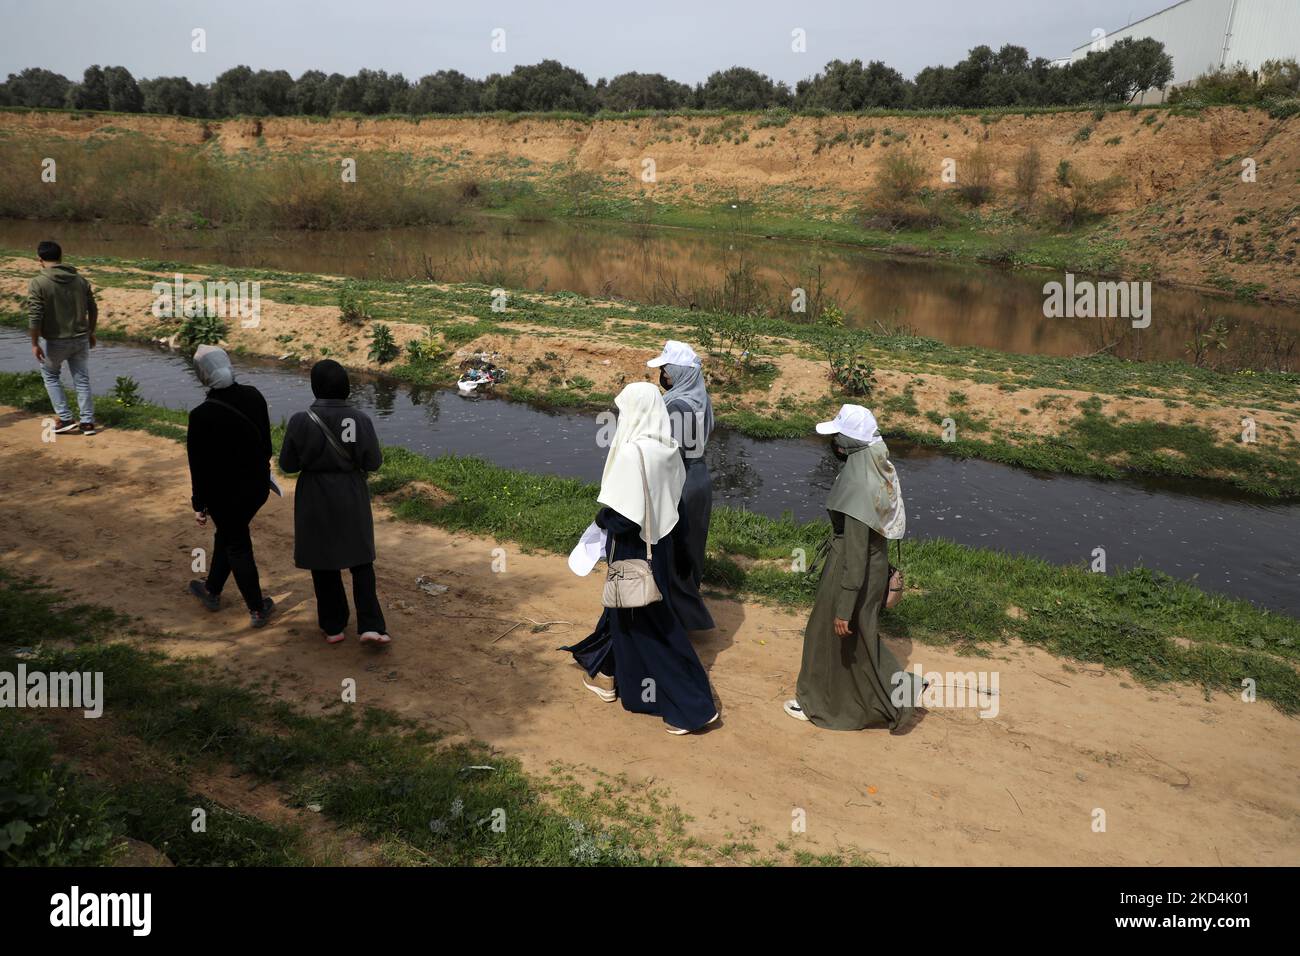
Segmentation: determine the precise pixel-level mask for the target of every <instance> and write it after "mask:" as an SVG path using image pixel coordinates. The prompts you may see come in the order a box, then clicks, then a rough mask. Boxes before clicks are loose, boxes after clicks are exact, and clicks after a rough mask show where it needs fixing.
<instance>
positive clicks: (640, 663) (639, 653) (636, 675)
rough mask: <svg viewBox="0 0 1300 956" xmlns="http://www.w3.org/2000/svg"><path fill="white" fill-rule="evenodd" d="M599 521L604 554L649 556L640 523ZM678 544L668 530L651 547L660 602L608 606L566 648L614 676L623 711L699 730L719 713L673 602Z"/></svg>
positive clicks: (592, 669)
mask: <svg viewBox="0 0 1300 956" xmlns="http://www.w3.org/2000/svg"><path fill="white" fill-rule="evenodd" d="M596 524H597V525H599V526H600V527H602V528H604V529H605V530H606V531H607V532H608V533H609V543H608V545H607V546H606V558H607V559H608V560H610V561H623V560H626V559H629V558H642V559H644V558H645V542H644V541H643V540H642V539H641V529H640V526H638V525H637V524H635V523H633V522H632V521H629V520H628V519H627V518H625V517H623V515H621V514H619V513H618V512H617V511H614V510H613V509H611V508H602V509H601V510H600V512H599V513H598V514H597V515H596ZM673 560H674V546H673V535H672V534H668V535H666V536H664V537H663V538H661V539H660V540H659V542H658V543H656V544H655V545H654V547H653V548H652V551H651V560H650V566H651V570H652V572H653V573H654V579H655V585H656V586H657V587H658V588H659V592H660V594H662V595H663V596H664V597H663V599H662V600H659V601H656V602H654V603H653V604H649V605H646V606H645V607H637V608H605V611H604V613H603V614H601V616H600V620H599V621H598V622H597V624H596V629H595V631H593V632H592V633H591V634H590V635H589V636H588V637H587V638H586V639H585V640H583V641H581V642H579V643H577V644H574V645H572V646H571V647H562V648H560V650H562V651H569V652H571V653H572V654H573V658H574V660H576V661H577V662H578V663H579V664H580V665H582V667H583V668H584V669H585V670H586V671H587V673H588V674H589V675H590V676H593V677H594V676H595V675H596V674H598V673H599V674H605V675H607V676H611V677H613V678H614V682H615V685H616V686H617V687H618V696H619V700H621V701H622V702H623V709H624V710H630V711H632V712H633V713H637V714H654V715H655V716H657V717H662V718H663V719H664V721H665V722H667V723H668V724H670V725H671V726H673V727H679V728H681V729H683V730H698V729H699V728H700V727H703V726H704V725H705V724H707V723H708V722H709V721H710V720H712V719H713V717H714V716H715V715H716V714H717V707H716V706H715V705H714V703H713V691H712V690H711V688H710V687H709V678H708V675H707V674H705V673H704V665H702V664H701V663H700V659H699V657H698V656H697V655H696V653H695V648H694V647H692V646H691V642H690V639H689V638H688V637H687V636H686V629H685V628H684V627H682V623H681V621H680V620H679V619H678V617H677V613H676V610H675V607H674V604H673V600H674V592H673V588H672V583H671V582H672V580H673Z"/></svg>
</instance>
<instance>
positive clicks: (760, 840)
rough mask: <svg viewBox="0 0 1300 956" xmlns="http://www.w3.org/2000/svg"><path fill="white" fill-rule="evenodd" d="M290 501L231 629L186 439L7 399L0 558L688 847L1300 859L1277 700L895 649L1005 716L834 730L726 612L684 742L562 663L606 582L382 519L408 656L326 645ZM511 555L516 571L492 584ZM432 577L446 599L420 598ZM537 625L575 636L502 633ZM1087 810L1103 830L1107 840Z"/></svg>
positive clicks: (782, 644) (1034, 858) (790, 618)
mask: <svg viewBox="0 0 1300 956" xmlns="http://www.w3.org/2000/svg"><path fill="white" fill-rule="evenodd" d="M289 484H290V488H289V491H290V493H291V488H292V482H290V483H289ZM291 509H292V501H291V499H290V498H286V499H285V500H283V501H280V500H273V501H272V502H270V503H268V505H267V506H266V507H265V508H264V509H263V511H262V514H261V515H260V516H259V518H258V519H257V521H256V523H255V524H254V536H255V541H256V547H257V554H258V560H259V565H260V566H261V569H262V573H263V586H264V587H265V588H266V590H267V592H268V593H269V594H271V595H273V596H274V598H275V600H276V602H277V604H278V605H279V607H280V608H281V609H283V613H282V615H281V616H279V617H278V618H277V621H276V623H275V625H274V626H273V627H270V628H268V629H267V630H264V631H253V630H251V629H249V628H248V626H247V618H246V616H245V615H244V614H243V612H242V607H239V606H236V605H237V604H238V600H237V597H235V592H234V585H233V582H232V584H231V587H230V592H229V593H230V597H228V598H227V608H226V609H224V610H223V611H222V613H220V614H217V615H212V614H208V613H207V612H205V611H202V610H201V609H200V608H199V607H198V606H197V605H196V604H195V603H194V602H193V601H192V599H190V598H188V597H187V596H186V595H185V594H184V590H183V589H184V585H185V582H186V581H187V580H188V579H189V578H190V577H191V576H192V575H191V573H190V561H191V557H190V552H191V549H192V548H195V547H205V548H206V547H210V546H211V539H210V537H209V535H208V534H207V533H205V532H201V531H199V530H198V529H197V528H196V527H195V525H194V523H193V519H192V517H191V514H190V512H189V510H188V478H187V473H186V469H185V456H184V450H183V448H181V446H179V445H177V444H174V443H171V442H168V441H165V440H162V439H158V438H154V437H152V436H149V435H145V434H143V433H135V432H126V431H108V432H104V433H102V434H100V435H98V436H95V437H93V438H81V437H79V436H77V437H71V436H70V437H65V438H60V439H58V441H57V442H56V443H55V444H43V443H42V442H41V441H40V420H39V417H38V416H34V415H31V414H28V413H23V412H18V411H15V410H12V409H5V408H3V407H0V562H3V563H4V565H5V566H6V567H9V568H14V569H17V570H23V571H27V572H30V573H33V574H37V575H40V576H42V577H45V578H47V579H49V580H50V581H52V582H53V583H54V584H56V585H59V586H61V587H66V588H70V589H72V590H73V591H74V592H75V593H76V594H78V595H79V596H80V597H82V598H83V599H85V600H87V601H91V602H96V603H103V604H108V605H111V606H114V607H116V608H119V609H120V610H122V611H125V612H127V613H130V614H135V615H140V616H142V617H144V618H145V619H146V620H147V621H148V622H149V623H150V624H152V625H155V626H158V627H161V628H163V629H164V630H165V631H166V632H167V633H168V634H170V635H172V636H171V637H170V639H168V640H166V641H165V642H164V648H165V649H166V650H167V651H169V652H171V653H175V654H196V655H205V656H214V657H219V659H220V662H221V663H223V664H224V666H226V667H228V668H229V669H230V670H231V671H232V672H234V673H236V674H238V675H239V676H241V677H242V678H244V679H246V680H259V679H260V680H264V681H265V682H266V685H267V686H268V687H269V688H270V689H272V690H273V691H274V692H275V693H277V694H278V695H279V696H281V697H282V698H284V699H286V700H290V701H293V702H295V703H297V704H299V705H301V706H304V707H306V708H308V709H313V708H318V707H320V706H322V705H324V704H325V703H326V702H328V701H332V700H336V699H337V696H336V695H338V693H339V688H340V682H341V681H342V680H343V679H344V678H347V677H352V678H355V679H356V682H357V690H358V698H359V700H360V701H361V702H363V703H373V704H377V705H380V706H383V707H386V708H389V709H391V710H393V711H396V712H398V713H402V714H404V715H407V716H409V717H412V718H414V719H418V720H422V721H427V722H428V723H429V724H430V725H432V726H435V727H437V728H441V729H442V730H444V731H446V732H448V733H450V734H452V735H465V736H472V737H475V738H478V739H482V740H487V741H490V742H491V743H493V744H494V745H496V746H497V747H499V748H501V749H503V750H504V751H506V752H507V753H510V754H512V755H516V756H518V757H519V758H520V759H521V760H522V761H523V763H524V765H525V767H527V768H529V769H532V770H534V771H538V772H544V771H545V770H546V769H547V768H548V767H549V766H550V765H551V764H552V762H554V761H563V762H566V763H570V764H576V765H579V766H581V767H593V768H597V769H599V770H600V771H603V772H604V773H607V774H612V775H619V774H626V775H627V776H628V777H629V778H631V779H633V780H645V779H648V778H654V780H655V782H656V785H660V786H664V787H667V788H668V789H669V790H670V791H671V794H672V797H671V799H672V800H673V801H674V802H676V803H677V805H678V806H680V807H681V808H682V810H684V811H685V812H686V813H688V814H690V816H691V817H693V821H692V822H691V823H690V824H688V831H689V832H690V833H691V834H692V835H695V836H698V837H700V838H702V839H705V840H709V841H713V842H716V843H725V842H731V841H734V840H742V841H748V842H750V843H753V844H755V845H756V846H757V847H759V849H760V850H764V849H770V848H771V847H772V846H773V845H774V844H775V843H776V842H777V841H781V840H785V841H789V840H790V832H791V821H792V815H793V813H794V811H796V810H802V811H804V813H805V814H806V820H807V832H806V835H805V836H803V837H800V838H799V840H798V841H796V842H797V843H798V844H800V845H803V846H806V847H808V848H809V849H812V850H814V851H819V852H826V851H832V850H835V849H836V848H839V847H843V848H846V849H847V848H857V849H860V850H864V851H868V852H870V854H871V855H872V856H873V857H874V858H875V859H877V860H879V861H881V862H887V863H896V864H962V863H983V864H988V863H1003V864H1169V865H1172V864H1195V865H1214V864H1220V863H1222V864H1229V865H1243V864H1273V865H1282V864H1286V865H1296V864H1298V863H1300V745H1298V741H1300V737H1298V736H1297V734H1296V723H1295V721H1293V720H1291V719H1288V718H1286V717H1284V716H1282V715H1281V714H1279V713H1278V712H1277V711H1276V710H1274V709H1273V708H1272V707H1271V706H1269V705H1268V704H1264V703H1258V704H1251V705H1246V704H1244V703H1242V702H1241V701H1239V700H1238V699H1237V698H1235V697H1232V696H1229V695H1224V694H1215V695H1213V696H1212V697H1211V699H1209V700H1206V699H1205V698H1204V697H1203V695H1202V694H1201V693H1200V692H1199V691H1198V690H1197V689H1195V688H1192V687H1162V688H1158V689H1148V688H1143V687H1141V686H1136V685H1134V683H1133V681H1132V680H1131V678H1128V677H1127V676H1126V675H1124V674H1117V673H1109V672H1104V671H1103V670H1102V669H1101V668H1100V667H1098V666H1096V665H1088V666H1084V665H1079V664H1068V663H1066V662H1063V661H1060V660H1058V659H1055V658H1053V657H1051V656H1050V655H1048V654H1046V653H1044V652H1042V651H1038V650H1036V649H1033V648H1028V647H1024V646H1018V645H1008V646H1005V647H995V648H992V649H991V656H990V657H987V658H971V657H961V656H959V655H957V654H955V653H953V652H952V651H950V650H943V649H935V648H930V647H927V646H920V645H918V646H911V645H910V644H908V643H906V642H895V650H896V651H897V653H898V654H899V655H900V658H901V659H905V660H907V661H908V663H909V665H910V664H915V663H918V662H919V663H920V664H921V665H922V666H923V667H924V668H925V670H927V671H930V670H935V671H942V672H948V671H956V672H967V671H989V670H996V671H997V672H998V675H999V679H1000V686H999V690H1000V696H999V713H998V714H997V716H996V717H995V718H991V719H981V718H980V717H979V716H978V715H977V712H976V711H975V710H972V709H933V710H931V711H930V712H929V714H928V716H927V717H926V718H925V719H924V720H923V721H922V722H921V724H920V725H919V726H918V727H917V728H916V729H915V730H913V731H912V732H911V733H910V734H908V735H906V736H901V737H895V736H890V735H889V734H887V733H883V732H864V733H834V732H828V731H819V730H817V729H815V728H813V727H811V726H809V725H807V724H800V723H796V722H795V721H793V720H790V719H789V718H788V717H786V716H785V715H784V714H783V713H782V711H781V701H782V700H784V699H785V698H786V697H788V696H790V694H791V692H792V690H793V685H794V679H795V675H796V671H797V668H798V662H799V652H800V646H801V640H802V635H801V626H802V623H803V618H802V615H801V614H791V613H785V612H783V611H781V610H780V609H775V608H770V607H766V606H762V605H758V604H753V603H742V602H737V601H714V602H713V609H714V616H715V617H716V618H717V619H718V621H719V629H718V630H717V631H716V632H713V633H712V634H709V635H703V636H702V637H701V639H700V640H698V641H697V647H698V648H699V651H700V656H701V658H702V659H703V661H704V664H705V666H706V667H707V668H708V670H709V672H710V674H711V676H712V678H713V682H714V687H715V689H716V692H717V694H718V696H719V698H720V699H721V702H722V714H723V722H722V726H721V727H720V728H719V729H717V730H715V731H713V732H710V733H707V734H703V735H700V736H692V737H685V738H678V737H672V736H669V735H668V734H666V733H664V731H663V726H662V724H661V723H660V722H659V721H657V720H654V719H652V718H646V717H640V716H634V715H632V714H628V713H626V712H625V711H623V710H622V708H621V707H619V706H618V705H607V704H603V703H601V702H600V701H598V700H597V699H596V698H595V697H594V696H593V695H591V694H590V693H588V692H587V691H586V690H584V689H583V688H582V687H581V685H580V683H579V681H578V674H577V671H576V670H575V669H574V667H573V666H572V665H571V664H570V663H569V662H568V660H567V656H566V655H564V654H562V653H557V652H556V651H555V650H554V648H555V647H556V646H557V645H559V644H561V643H567V642H568V641H570V640H572V639H575V638H580V637H582V636H584V635H585V634H586V633H587V631H586V628H587V627H588V626H589V625H590V624H591V623H592V622H594V621H595V619H596V617H597V614H598V610H599V594H598V591H599V589H598V587H597V585H596V582H595V580H594V579H578V578H575V577H573V575H572V574H571V573H570V572H569V571H568V569H567V567H566V566H565V563H564V561H563V560H562V559H560V558H556V557H553V556H543V555H526V554H521V553H519V551H518V549H517V548H516V547H515V546H513V545H511V544H505V545H498V543H497V542H495V541H492V540H490V539H487V538H478V537H470V536H465V535H451V534H447V533H444V532H442V531H439V530H436V529H432V528H428V527H423V526H417V525H411V524H405V523H400V522H397V521H395V520H393V519H392V518H391V517H390V516H389V515H388V514H386V513H385V511H384V509H383V508H378V509H377V513H376V539H377V545H378V550H379V555H380V558H379V563H378V571H379V584H380V593H381V595H382V596H383V598H384V600H385V602H386V605H387V606H388V607H389V608H391V610H390V612H389V615H390V616H389V623H390V628H391V630H392V631H393V633H394V635H395V637H396V642H395V644H394V646H393V647H392V648H391V649H390V650H389V651H388V652H386V653H384V654H382V655H375V654H371V653H365V652H363V651H362V650H361V649H360V648H359V647H358V646H357V644H356V641H355V639H354V638H353V637H351V636H350V637H349V640H348V641H347V642H346V643H344V644H342V645H340V646H338V647H333V648H331V647H327V646H326V645H325V644H324V643H323V642H322V641H320V640H319V637H318V631H317V629H316V625H315V606H314V602H313V600H312V597H311V588H310V582H309V578H308V576H307V575H306V574H305V573H304V572H300V571H297V570H295V569H294V568H293V567H292V513H291ZM497 547H504V548H505V552H506V561H507V569H506V571H505V572H504V573H494V572H493V570H492V565H493V560H494V555H493V550H494V549H495V548H497ZM422 574H423V575H428V576H430V577H431V578H432V579H434V580H435V581H437V582H440V583H442V584H446V585H448V586H449V590H448V591H447V592H446V593H444V594H442V595H439V596H436V597H434V596H430V595H428V594H425V593H424V592H422V591H421V590H419V589H418V588H417V586H416V583H415V581H416V578H417V577H418V576H419V575H422ZM232 599H233V601H234V602H235V603H233V604H232V603H231V601H232ZM523 616H527V617H530V618H533V619H535V620H538V621H553V620H564V621H571V622H574V623H573V625H572V626H567V627H566V626H557V627H555V628H553V629H552V631H551V632H550V633H543V634H534V633H532V632H531V630H530V629H529V628H528V627H527V626H525V627H519V628H516V629H514V630H513V631H510V632H509V633H508V634H506V635H505V636H503V637H499V636H500V635H501V634H502V633H503V632H504V631H506V629H507V628H509V627H510V625H511V624H513V623H515V622H516V621H518V620H520V618H521V617H523ZM111 694H112V689H111V688H109V706H110V707H111V706H112V696H111ZM1095 808H1100V809H1103V810H1105V812H1106V824H1107V826H1106V830H1107V832H1105V833H1094V832H1093V830H1092V821H1093V811H1094V809H1095Z"/></svg>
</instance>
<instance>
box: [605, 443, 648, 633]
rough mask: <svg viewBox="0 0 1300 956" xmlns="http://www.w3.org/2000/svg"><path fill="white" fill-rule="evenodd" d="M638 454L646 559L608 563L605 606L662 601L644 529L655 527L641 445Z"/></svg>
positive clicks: (639, 604)
mask: <svg viewBox="0 0 1300 956" xmlns="http://www.w3.org/2000/svg"><path fill="white" fill-rule="evenodd" d="M633 444H635V442H634V443H633ZM636 453H637V455H638V457H640V459H641V490H642V492H643V493H644V494H645V516H644V517H643V518H642V531H643V533H644V534H645V538H646V541H645V560H644V561H643V560H642V559H641V558H628V559H626V560H623V561H611V562H610V563H609V570H607V571H606V572H605V590H604V592H603V593H602V594H601V597H600V602H601V603H602V604H603V605H605V607H645V606H646V605H647V604H653V603H654V602H655V601H662V600H663V595H662V594H660V593H659V588H658V587H656V586H655V578H654V572H653V571H652V570H651V568H650V533H649V531H646V530H645V529H647V528H652V527H654V513H653V510H652V509H653V506H652V504H651V502H650V485H649V483H648V482H647V481H646V476H645V456H644V455H643V454H642V453H641V449H640V447H639V446H638V447H637V450H636Z"/></svg>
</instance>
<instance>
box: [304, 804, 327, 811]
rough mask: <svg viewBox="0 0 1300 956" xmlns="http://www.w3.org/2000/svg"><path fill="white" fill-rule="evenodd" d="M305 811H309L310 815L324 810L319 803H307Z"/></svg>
mask: <svg viewBox="0 0 1300 956" xmlns="http://www.w3.org/2000/svg"><path fill="white" fill-rule="evenodd" d="M307 809H308V810H310V811H311V812H312V813H320V812H321V811H322V810H323V809H325V808H324V807H322V806H321V805H320V804H319V803H309V804H307Z"/></svg>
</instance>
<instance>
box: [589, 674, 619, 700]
mask: <svg viewBox="0 0 1300 956" xmlns="http://www.w3.org/2000/svg"><path fill="white" fill-rule="evenodd" d="M582 686H583V687H585V688H587V690H589V691H591V692H592V693H593V694H595V695H596V696H597V697H599V698H600V699H601V700H603V701H604V702H605V703H607V704H612V703H614V701H616V700H618V687H617V686H616V685H615V684H614V678H612V677H607V676H606V675H604V674H597V675H596V676H595V677H590V676H588V674H587V672H586V671H583V672H582Z"/></svg>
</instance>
